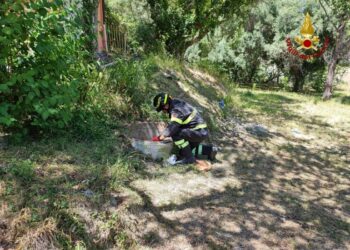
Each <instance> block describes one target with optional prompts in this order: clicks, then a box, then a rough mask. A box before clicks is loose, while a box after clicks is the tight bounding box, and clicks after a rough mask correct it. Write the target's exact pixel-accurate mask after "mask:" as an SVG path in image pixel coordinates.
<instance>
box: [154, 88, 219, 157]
mask: <svg viewBox="0 0 350 250" xmlns="http://www.w3.org/2000/svg"><path fill="white" fill-rule="evenodd" d="M153 106H154V107H155V108H156V110H157V111H158V112H160V111H163V112H164V113H166V114H168V115H169V118H170V123H169V124H168V126H167V128H166V129H165V130H164V131H163V132H162V133H161V135H159V136H154V137H153V138H152V140H153V141H162V140H164V139H165V138H166V137H171V138H172V139H173V141H174V143H175V145H176V146H177V147H178V148H179V155H180V160H179V161H177V162H176V164H191V163H194V162H195V161H196V159H195V156H199V155H204V156H207V158H208V159H210V160H215V156H216V153H217V147H213V146H212V145H202V144H200V143H201V142H202V141H203V140H204V139H206V138H208V128H207V124H205V122H204V120H203V118H202V116H201V115H200V114H199V112H198V111H197V110H196V109H195V108H194V107H192V106H191V105H190V104H188V103H187V102H185V101H182V100H179V99H175V98H174V99H173V98H172V97H171V96H170V95H169V94H167V93H159V94H158V95H156V96H155V97H154V99H153Z"/></svg>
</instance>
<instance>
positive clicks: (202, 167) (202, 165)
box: [196, 160, 212, 171]
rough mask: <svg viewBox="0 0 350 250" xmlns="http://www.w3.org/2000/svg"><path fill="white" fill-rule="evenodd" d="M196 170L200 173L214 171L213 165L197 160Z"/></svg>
mask: <svg viewBox="0 0 350 250" xmlns="http://www.w3.org/2000/svg"><path fill="white" fill-rule="evenodd" d="M196 168H197V169H198V170H199V171H209V170H211V169H212V166H211V163H209V162H208V161H204V160H196Z"/></svg>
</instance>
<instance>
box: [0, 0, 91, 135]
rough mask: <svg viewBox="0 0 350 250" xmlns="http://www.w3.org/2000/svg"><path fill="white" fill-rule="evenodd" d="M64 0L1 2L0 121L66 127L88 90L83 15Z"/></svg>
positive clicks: (13, 126)
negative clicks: (80, 20)
mask: <svg viewBox="0 0 350 250" xmlns="http://www.w3.org/2000/svg"><path fill="white" fill-rule="evenodd" d="M73 9H78V8H73V7H72V6H66V4H64V3H63V1H45V0H38V1H24V2H23V1H16V0H9V1H6V3H3V4H1V6H0V12H1V19H0V26H1V29H0V47H1V54H0V78H1V85H0V125H1V126H3V127H5V129H6V130H17V131H22V132H25V131H27V129H28V128H29V129H34V130H35V129H38V128H39V129H47V128H50V129H53V128H63V127H65V126H66V125H67V124H68V122H69V121H70V120H71V119H72V117H73V113H72V111H73V110H74V109H75V108H76V105H77V104H78V103H79V101H81V95H82V92H84V91H85V89H86V88H85V86H86V82H85V81H84V75H85V73H86V72H87V67H86V66H85V65H86V63H85V61H84V57H85V55H86V51H85V50H84V49H83V47H84V41H83V39H82V37H81V36H80V33H81V29H80V27H79V26H78V24H79V22H77V19H78V16H79V13H77V12H76V11H73Z"/></svg>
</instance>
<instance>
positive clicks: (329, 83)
mask: <svg viewBox="0 0 350 250" xmlns="http://www.w3.org/2000/svg"><path fill="white" fill-rule="evenodd" d="M346 23H347V20H343V21H342V23H341V24H340V26H339V27H338V29H337V32H338V36H337V39H336V40H335V46H334V49H333V51H332V58H331V59H330V61H329V63H328V73H327V79H326V82H325V85H324V92H323V97H322V98H323V100H329V99H330V98H331V97H332V91H333V81H334V75H335V69H336V67H337V63H338V58H339V57H340V56H342V55H340V54H341V50H342V49H343V46H344V44H343V43H344V41H343V40H344V35H345V31H346V29H345V27H346Z"/></svg>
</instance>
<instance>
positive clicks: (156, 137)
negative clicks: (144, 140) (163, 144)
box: [152, 135, 160, 141]
mask: <svg viewBox="0 0 350 250" xmlns="http://www.w3.org/2000/svg"><path fill="white" fill-rule="evenodd" d="M152 141H160V139H159V136H157V135H155V136H153V137H152Z"/></svg>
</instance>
